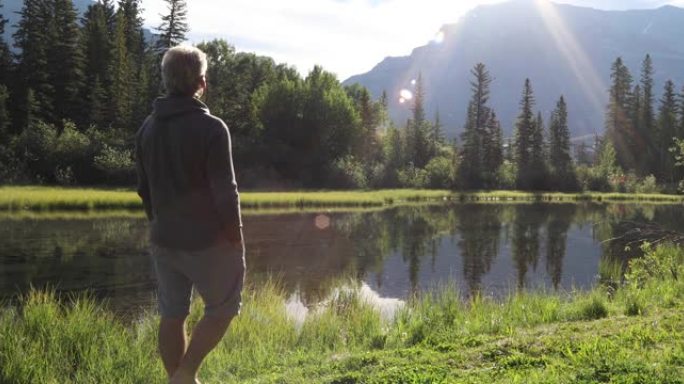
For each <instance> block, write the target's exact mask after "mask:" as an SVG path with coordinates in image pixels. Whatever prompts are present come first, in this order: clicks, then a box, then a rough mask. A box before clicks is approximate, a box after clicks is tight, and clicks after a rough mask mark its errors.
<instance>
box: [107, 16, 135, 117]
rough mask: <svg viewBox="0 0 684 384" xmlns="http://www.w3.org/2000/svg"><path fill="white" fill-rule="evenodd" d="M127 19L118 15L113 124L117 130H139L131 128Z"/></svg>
mask: <svg viewBox="0 0 684 384" xmlns="http://www.w3.org/2000/svg"><path fill="white" fill-rule="evenodd" d="M126 29H127V26H126V19H125V16H124V14H123V13H122V12H118V13H117V17H116V31H115V35H114V57H113V61H112V67H111V73H112V122H113V123H114V124H115V126H116V127H117V128H127V129H129V130H132V129H137V127H135V128H132V127H130V126H129V124H130V117H131V107H132V97H131V91H132V85H133V84H132V79H131V63H130V61H129V57H128V49H127V47H126Z"/></svg>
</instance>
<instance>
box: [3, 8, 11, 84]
mask: <svg viewBox="0 0 684 384" xmlns="http://www.w3.org/2000/svg"><path fill="white" fill-rule="evenodd" d="M2 8H3V4H2V0H0V84H4V85H8V83H9V79H10V73H9V72H10V69H11V65H12V56H11V53H10V50H9V46H8V45H7V43H6V42H5V39H4V34H5V24H7V22H8V20H7V19H6V18H5V17H4V16H3V13H2Z"/></svg>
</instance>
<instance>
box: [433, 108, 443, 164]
mask: <svg viewBox="0 0 684 384" xmlns="http://www.w3.org/2000/svg"><path fill="white" fill-rule="evenodd" d="M430 140H431V141H432V146H433V148H434V151H435V153H436V151H437V149H438V148H440V147H441V146H442V145H444V132H443V130H442V119H441V117H440V115H439V108H438V109H437V110H435V123H434V124H433V125H432V133H431V135H430Z"/></svg>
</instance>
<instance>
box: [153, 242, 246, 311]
mask: <svg viewBox="0 0 684 384" xmlns="http://www.w3.org/2000/svg"><path fill="white" fill-rule="evenodd" d="M151 251H152V252H151V253H152V261H153V263H154V268H155V271H156V273H157V280H158V283H159V293H158V298H159V312H160V313H161V316H162V317H165V318H185V317H186V316H187V315H188V314H189V312H190V302H191V300H192V288H193V286H194V287H195V289H196V290H197V292H198V293H199V295H200V296H201V297H202V300H203V301H204V313H205V315H207V316H220V317H233V316H235V315H237V314H238V313H240V306H241V305H242V286H243V283H244V278H245V251H244V248H242V249H237V248H236V247H235V246H233V245H232V244H230V243H226V244H221V245H219V246H215V247H211V248H207V249H203V250H199V251H182V250H175V249H167V248H163V247H160V246H157V245H154V244H153V245H152V246H151Z"/></svg>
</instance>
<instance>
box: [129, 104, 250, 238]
mask: <svg viewBox="0 0 684 384" xmlns="http://www.w3.org/2000/svg"><path fill="white" fill-rule="evenodd" d="M136 166H137V167H136V168H137V171H138V194H139V195H140V197H141V198H142V201H143V205H144V207H145V212H146V214H147V217H148V219H149V220H150V221H151V241H152V243H154V244H155V245H158V246H161V247H165V248H171V249H181V250H201V249H205V248H209V247H212V246H215V245H219V244H222V243H225V242H228V241H230V242H238V241H242V231H241V228H242V219H241V216H240V199H239V195H238V190H237V183H236V181H235V172H234V169H233V159H232V154H231V142H230V133H229V132H228V128H227V127H226V125H225V124H224V122H223V121H222V120H221V119H219V118H217V117H214V116H212V115H211V114H209V109H208V108H207V106H206V105H204V103H202V102H201V101H199V100H197V99H195V98H192V97H165V98H159V99H157V100H156V101H155V102H154V111H153V112H152V114H151V115H150V116H149V117H148V118H147V119H146V120H145V122H144V123H143V125H142V127H141V128H140V130H139V131H138V133H137V135H136Z"/></svg>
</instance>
